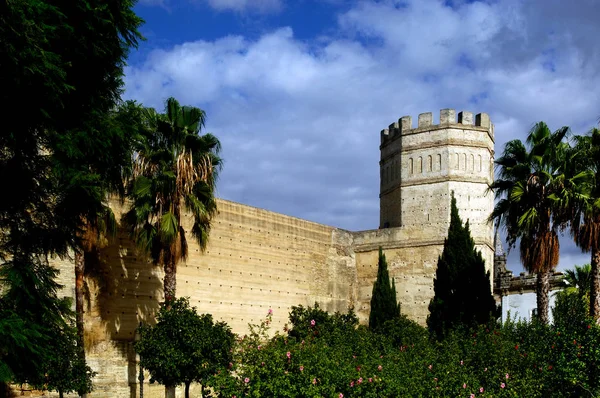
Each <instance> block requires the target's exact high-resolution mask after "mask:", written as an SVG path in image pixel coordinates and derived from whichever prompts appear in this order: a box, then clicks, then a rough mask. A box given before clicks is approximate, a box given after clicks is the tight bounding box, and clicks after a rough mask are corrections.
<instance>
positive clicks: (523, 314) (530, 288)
mask: <svg viewBox="0 0 600 398" xmlns="http://www.w3.org/2000/svg"><path fill="white" fill-rule="evenodd" d="M495 240H496V252H495V256H494V295H495V296H496V301H497V302H498V301H499V302H500V305H501V306H502V307H501V308H502V323H504V322H506V321H507V320H508V319H509V318H510V319H512V320H523V321H527V322H529V321H531V320H532V319H533V318H534V317H535V316H536V315H537V298H536V294H535V286H536V279H537V275H536V274H526V273H525V272H521V274H520V275H519V276H513V273H512V271H509V270H507V269H506V253H505V252H504V249H503V248H502V244H501V242H500V239H499V237H498V235H496V239H495ZM563 279H564V275H563V274H562V272H554V273H553V274H552V275H551V276H550V292H549V297H548V299H549V303H548V304H549V305H548V308H549V312H548V320H549V322H550V323H552V322H553V317H552V309H553V308H554V306H555V303H556V293H557V292H558V291H560V290H562V289H563V288H564V287H565V283H564V280H563Z"/></svg>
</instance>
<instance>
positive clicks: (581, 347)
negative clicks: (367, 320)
mask: <svg viewBox="0 0 600 398" xmlns="http://www.w3.org/2000/svg"><path fill="white" fill-rule="evenodd" d="M271 316H272V314H271V313H269V314H268V315H267V317H266V319H265V320H264V321H263V322H262V323H261V324H260V325H256V326H252V327H251V330H250V333H249V334H248V335H247V336H244V337H242V338H240V339H239V340H238V342H237V347H236V350H235V353H234V354H235V355H234V358H235V359H234V361H233V362H232V363H231V364H230V369H229V371H227V372H221V373H219V374H216V375H215V376H214V377H213V378H212V379H211V380H209V384H210V385H211V387H212V388H213V390H214V393H213V394H214V396H220V397H236V398H241V397H266V396H274V397H311V398H312V397H335V398H339V397H345V398H349V397H373V398H375V397H399V396H414V397H477V398H480V397H498V398H502V397H582V396H595V395H597V394H598V393H599V392H600V385H599V382H598V375H597V373H598V370H599V369H598V359H599V358H600V351H599V350H600V348H599V346H600V344H599V343H600V328H599V327H598V326H596V325H594V324H592V323H589V322H588V323H585V325H581V327H574V326H572V325H571V326H570V327H571V329H569V330H566V329H564V328H561V327H559V326H544V325H541V324H538V323H518V322H508V323H506V324H505V325H503V326H502V327H496V326H495V325H492V326H489V327H485V326H482V327H480V328H478V329H476V330H456V331H454V332H452V333H450V334H449V335H448V336H447V338H446V339H445V340H444V341H442V342H435V341H432V340H429V339H428V337H427V332H426V330H425V329H424V328H422V327H420V326H419V325H417V324H415V323H414V322H412V321H410V320H408V319H406V318H401V319H400V320H394V321H391V322H390V323H388V324H386V326H385V327H384V328H382V329H381V331H380V332H379V333H378V334H377V333H373V332H372V331H370V330H369V329H367V328H365V327H362V326H358V325H357V322H356V320H355V316H354V315H353V314H352V313H350V314H348V315H340V314H335V315H328V314H327V313H325V312H324V311H321V310H320V309H319V308H318V307H315V308H310V307H308V308H303V307H296V308H295V309H294V310H293V311H292V314H291V316H290V323H291V327H290V328H286V330H285V331H284V333H276V334H275V336H274V337H271V338H269V337H268V336H269V332H268V328H269V324H270V322H271ZM315 332H316V333H315ZM592 394H594V395H592Z"/></svg>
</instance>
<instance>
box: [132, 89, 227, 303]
mask: <svg viewBox="0 0 600 398" xmlns="http://www.w3.org/2000/svg"><path fill="white" fill-rule="evenodd" d="M204 120H205V113H204V111H203V110H201V109H199V108H195V107H190V106H180V105H179V103H178V102H177V100H175V99H174V98H169V99H168V100H167V101H166V106H165V113H164V114H159V113H157V112H156V111H155V110H154V109H150V108H148V109H146V110H145V118H144V123H145V127H146V129H147V130H146V134H145V139H144V140H142V142H141V143H140V146H139V148H138V149H137V152H136V159H135V165H134V178H133V181H132V184H131V191H130V197H131V200H132V205H131V210H130V211H129V212H128V214H127V217H126V222H127V224H128V225H129V226H130V228H131V231H132V233H133V235H134V238H135V241H136V243H137V245H138V247H140V248H141V249H143V250H145V251H146V252H148V253H149V254H150V255H151V257H152V259H153V260H154V262H155V263H156V264H162V265H163V267H164V270H165V279H164V294H165V301H169V300H172V299H173V298H175V290H176V272H177V263H178V262H179V261H180V260H181V259H183V258H185V257H186V256H187V248H188V245H187V240H186V235H185V230H184V229H183V226H182V225H181V224H182V223H181V221H182V211H184V210H188V211H190V212H191V213H192V215H193V217H194V224H193V226H192V231H191V232H192V236H193V237H194V238H195V239H196V241H197V242H198V244H199V245H200V248H201V249H202V250H204V249H205V248H206V244H207V242H208V234H209V231H210V223H211V220H212V217H213V216H214V215H215V213H216V211H217V205H216V201H215V197H214V189H215V181H216V178H217V174H218V171H219V170H220V168H221V158H220V157H219V152H220V148H221V144H220V143H219V140H218V139H217V138H216V137H215V136H213V135H212V134H204V135H200V130H201V128H202V127H203V126H204Z"/></svg>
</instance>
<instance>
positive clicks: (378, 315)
mask: <svg viewBox="0 0 600 398" xmlns="http://www.w3.org/2000/svg"><path fill="white" fill-rule="evenodd" d="M399 316H400V304H399V303H398V302H397V300H396V283H395V282H394V280H393V279H392V283H391V284H390V275H389V273H388V269H387V261H386V259H385V254H383V250H382V249H381V247H380V248H379V262H378V266H377V279H376V280H375V284H374V285H373V294H372V296H371V313H370V314H369V327H370V328H371V329H377V328H379V327H381V326H383V324H384V323H385V322H386V321H388V320H390V319H394V318H397V317H399Z"/></svg>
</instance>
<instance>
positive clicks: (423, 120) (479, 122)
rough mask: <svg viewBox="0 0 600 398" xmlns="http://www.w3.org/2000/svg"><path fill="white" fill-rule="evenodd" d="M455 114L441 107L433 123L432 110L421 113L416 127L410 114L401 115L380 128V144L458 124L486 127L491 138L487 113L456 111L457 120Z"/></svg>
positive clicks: (491, 127)
mask: <svg viewBox="0 0 600 398" xmlns="http://www.w3.org/2000/svg"><path fill="white" fill-rule="evenodd" d="M456 116H457V115H456V110H454V109H442V110H441V111H440V119H439V120H440V122H439V124H433V113H432V112H426V113H421V114H420V115H419V117H418V123H417V127H413V123H412V117H411V116H402V117H401V118H400V119H398V121H397V122H394V123H392V124H390V125H389V127H388V128H387V129H383V130H381V145H384V144H386V143H388V142H389V141H391V140H393V139H395V138H397V137H399V136H401V135H403V134H410V133H416V132H421V131H428V130H435V129H438V128H447V127H449V126H453V125H455V126H460V127H459V128H465V126H469V127H473V128H477V129H479V128H483V129H486V130H488V131H489V134H490V136H491V137H492V139H493V131H494V128H493V125H492V122H491V121H490V116H489V115H488V114H487V113H478V114H477V115H475V118H473V112H468V111H462V112H458V120H457V118H456ZM469 127H467V128H469Z"/></svg>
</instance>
